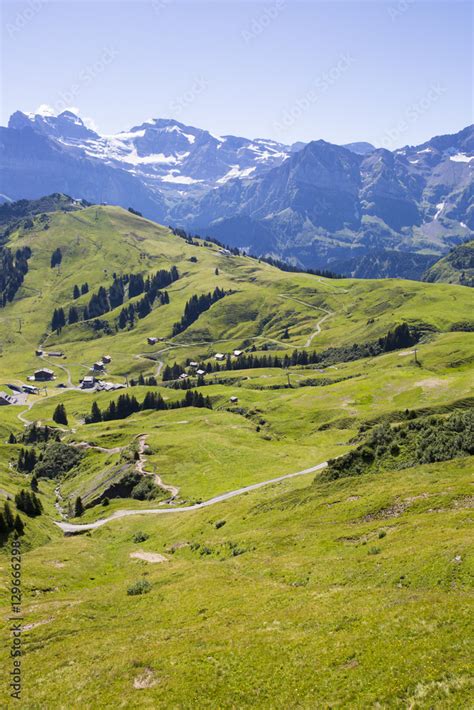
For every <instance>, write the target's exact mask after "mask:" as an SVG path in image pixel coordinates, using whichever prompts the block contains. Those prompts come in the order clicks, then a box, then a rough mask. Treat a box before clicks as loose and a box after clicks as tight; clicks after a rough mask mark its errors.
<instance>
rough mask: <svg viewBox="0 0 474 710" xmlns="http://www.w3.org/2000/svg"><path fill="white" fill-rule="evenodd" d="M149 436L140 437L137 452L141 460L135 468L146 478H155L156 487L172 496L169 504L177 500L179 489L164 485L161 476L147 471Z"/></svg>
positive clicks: (142, 435)
mask: <svg viewBox="0 0 474 710" xmlns="http://www.w3.org/2000/svg"><path fill="white" fill-rule="evenodd" d="M147 436H148V435H147V434H141V435H140V436H139V437H138V449H137V450H138V455H139V457H140V458H139V459H138V461H137V463H136V466H135V468H136V470H137V471H138V472H139V473H141V474H142V475H144V476H153V479H154V481H155V483H156V485H157V486H159V487H160V488H162V489H163V490H164V491H168V493H170V494H171V498H169V499H168V501H166V502H167V503H169V502H170V501H171V500H173V498H176V496H177V495H178V493H179V488H176V486H171V485H169V484H167V483H164V482H163V479H162V478H161V476H159V475H158V474H157V473H153V472H152V471H146V470H145V463H146V459H145V448H146V439H147Z"/></svg>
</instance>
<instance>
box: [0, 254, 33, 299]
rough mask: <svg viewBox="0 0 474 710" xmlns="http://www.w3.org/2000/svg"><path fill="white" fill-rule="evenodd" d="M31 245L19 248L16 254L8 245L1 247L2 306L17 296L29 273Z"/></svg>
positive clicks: (0, 296)
mask: <svg viewBox="0 0 474 710" xmlns="http://www.w3.org/2000/svg"><path fill="white" fill-rule="evenodd" d="M30 256H31V249H30V247H23V248H21V249H17V250H16V252H15V255H13V253H12V252H11V250H10V249H8V248H7V247H0V308H4V307H5V306H6V305H7V303H10V302H11V301H13V299H14V298H15V295H16V292H17V291H18V289H19V288H20V286H21V285H22V283H23V280H24V278H25V274H27V273H28V259H29V258H30Z"/></svg>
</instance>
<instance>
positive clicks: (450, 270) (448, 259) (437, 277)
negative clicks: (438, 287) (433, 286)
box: [423, 241, 474, 287]
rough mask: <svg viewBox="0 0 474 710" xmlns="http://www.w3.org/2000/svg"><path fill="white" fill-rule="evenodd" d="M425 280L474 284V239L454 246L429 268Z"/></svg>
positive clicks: (465, 284) (464, 284) (463, 284)
mask: <svg viewBox="0 0 474 710" xmlns="http://www.w3.org/2000/svg"><path fill="white" fill-rule="evenodd" d="M423 280H424V281H428V282H429V283H438V282H440V281H442V282H443V283H449V284H461V285H462V286H471V287H472V286H474V241H471V242H466V243H465V244H460V245H459V246H457V247H454V249H452V250H451V251H450V252H449V254H447V255H446V256H444V257H443V258H442V259H440V260H439V261H437V262H436V264H433V266H431V267H430V268H429V269H428V271H427V272H426V273H425V275H424V277H423Z"/></svg>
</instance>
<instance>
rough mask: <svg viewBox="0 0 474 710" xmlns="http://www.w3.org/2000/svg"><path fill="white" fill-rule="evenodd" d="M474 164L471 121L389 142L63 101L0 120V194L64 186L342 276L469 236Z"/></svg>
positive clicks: (411, 263) (401, 261)
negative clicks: (121, 120) (126, 113)
mask: <svg viewBox="0 0 474 710" xmlns="http://www.w3.org/2000/svg"><path fill="white" fill-rule="evenodd" d="M473 168H474V128H473V126H469V127H467V128H465V129H463V130H462V131H460V132H459V133H456V134H453V135H446V136H437V137H435V138H432V139H430V140H429V141H427V142H425V143H423V144H422V145H421V146H414V147H413V146H407V147H405V148H402V149H400V150H396V151H389V150H385V149H381V148H379V149H377V148H374V146H372V145H371V144H367V143H350V144H348V145H346V146H338V145H334V144H331V143H328V142H326V141H324V140H316V141H311V142H310V143H307V144H301V143H298V144H294V145H284V144H281V143H278V142H276V141H273V140H270V139H265V138H259V139H255V140H250V139H247V138H242V137H237V136H217V135H213V134H212V133H210V132H209V131H206V130H203V129H199V128H195V127H192V126H187V125H185V124H183V123H181V122H179V121H175V120H173V119H160V118H156V119H150V120H148V121H145V122H143V123H142V124H140V125H137V126H134V127H132V128H131V129H130V130H128V131H123V132H121V133H118V134H116V135H112V136H106V135H99V134H98V133H97V132H96V131H94V130H92V129H91V128H89V127H87V126H86V125H85V124H84V122H83V121H82V120H81V118H80V117H78V116H76V115H75V114H74V113H72V112H71V111H63V112H62V113H60V114H59V115H57V116H53V115H44V114H39V113H37V114H26V113H22V112H20V111H17V112H15V113H14V114H13V115H12V116H11V118H10V121H9V124H8V127H7V128H0V169H1V174H2V177H1V185H0V194H1V195H2V200H8V199H10V200H17V199H21V198H29V199H34V198H38V197H40V196H42V195H44V194H47V193H54V192H64V193H66V194H69V195H72V196H73V197H75V198H78V199H86V200H88V201H90V202H107V203H111V204H118V205H121V206H123V207H129V206H133V207H134V208H135V209H138V210H139V211H141V212H142V213H143V214H144V215H145V216H148V217H150V218H152V219H155V220H157V221H159V222H162V223H165V224H167V223H168V224H173V225H176V226H182V227H184V228H186V229H192V230H195V231H199V232H201V233H209V234H210V235H213V236H216V237H218V238H219V239H221V240H222V241H224V242H227V243H229V244H231V245H232V246H237V247H240V248H248V249H249V250H251V251H252V252H253V253H255V254H261V255H265V254H267V255H273V256H276V257H278V258H284V259H287V260H290V261H293V262H294V263H299V264H301V265H303V266H306V267H314V268H326V267H329V268H332V269H335V270H337V268H338V264H344V266H345V267H346V268H345V270H346V269H348V270H349V272H350V273H353V274H354V275H355V274H357V273H358V272H361V273H365V272H368V273H372V271H375V272H376V273H375V274H373V275H383V274H384V273H390V275H394V276H404V275H407V274H408V273H410V276H411V277H412V278H413V277H416V278H420V277H421V275H422V273H423V272H424V271H425V269H426V268H427V266H428V265H429V263H430V260H431V262H432V261H434V260H435V259H436V258H437V257H439V256H441V255H443V254H444V253H446V252H447V251H448V250H449V249H450V248H451V247H452V246H454V245H456V244H458V243H461V242H463V241H466V239H469V238H470V237H471V235H472V233H473V231H474V206H473V202H474V200H473ZM375 253H377V254H378V257H377V259H376V260H374V263H373V268H372V267H371V265H370V262H368V261H367V260H368V258H369V259H370V255H371V254H375ZM384 254H385V256H384ZM381 255H382V256H381ZM413 255H416V256H417V258H415V257H414V256H413ZM420 255H425V257H426V258H419V257H420ZM382 264H384V267H383V268H382ZM379 265H380V269H382V271H380V269H379ZM392 271H395V272H396V273H392ZM346 272H347V271H346Z"/></svg>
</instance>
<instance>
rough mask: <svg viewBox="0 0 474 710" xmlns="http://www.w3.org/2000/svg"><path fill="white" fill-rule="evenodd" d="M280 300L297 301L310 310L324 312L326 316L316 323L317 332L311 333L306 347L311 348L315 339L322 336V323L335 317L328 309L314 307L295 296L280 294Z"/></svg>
mask: <svg viewBox="0 0 474 710" xmlns="http://www.w3.org/2000/svg"><path fill="white" fill-rule="evenodd" d="M280 298H288V299H289V300H290V301H296V302H297V303H301V304H302V305H303V306H307V307H308V308H314V309H315V310H317V311H323V313H325V314H326V315H324V316H323V317H322V318H320V319H319V320H318V322H317V323H316V330H315V331H314V333H311V335H310V336H309V338H308V340H307V341H306V342H305V344H304V347H305V348H309V346H310V345H311V343H312V342H313V339H314V338H315V337H316V336H317V335H319V334H320V332H321V325H322V323H324V321H325V320H327V319H328V318H330V317H331V316H333V315H334V313H333V312H332V311H328V309H327V308H322V307H321V306H314V305H313V304H312V303H307V302H306V301H302V300H301V299H299V298H295V297H294V296H286V295H283V294H280Z"/></svg>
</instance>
